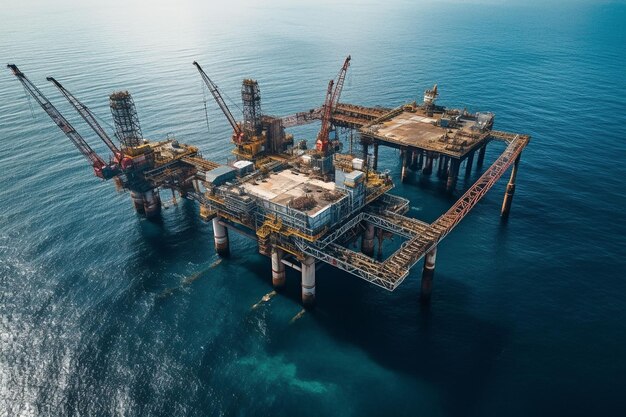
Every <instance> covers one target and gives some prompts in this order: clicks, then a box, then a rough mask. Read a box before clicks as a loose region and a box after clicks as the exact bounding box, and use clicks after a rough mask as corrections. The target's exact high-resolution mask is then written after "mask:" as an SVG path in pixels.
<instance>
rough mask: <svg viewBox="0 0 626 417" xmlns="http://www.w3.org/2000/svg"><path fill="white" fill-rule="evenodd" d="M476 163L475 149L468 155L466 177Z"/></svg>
mask: <svg viewBox="0 0 626 417" xmlns="http://www.w3.org/2000/svg"><path fill="white" fill-rule="evenodd" d="M473 164H474V151H472V152H470V154H469V155H468V156H467V162H466V163H465V177H466V178H467V177H469V176H470V175H471V173H472V165H473Z"/></svg>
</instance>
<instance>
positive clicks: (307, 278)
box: [301, 256, 315, 308]
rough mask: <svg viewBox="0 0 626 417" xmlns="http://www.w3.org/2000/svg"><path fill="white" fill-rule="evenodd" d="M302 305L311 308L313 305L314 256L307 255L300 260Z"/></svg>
mask: <svg viewBox="0 0 626 417" xmlns="http://www.w3.org/2000/svg"><path fill="white" fill-rule="evenodd" d="M301 269H302V305H304V307H305V308H311V307H313V306H314V305H315V258H313V257H312V256H307V257H306V258H304V260H303V261H302V267H301Z"/></svg>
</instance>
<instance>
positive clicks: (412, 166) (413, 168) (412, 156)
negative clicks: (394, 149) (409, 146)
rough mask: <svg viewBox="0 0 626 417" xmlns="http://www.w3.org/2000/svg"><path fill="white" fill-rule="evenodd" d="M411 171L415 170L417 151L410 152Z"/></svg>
mask: <svg viewBox="0 0 626 417" xmlns="http://www.w3.org/2000/svg"><path fill="white" fill-rule="evenodd" d="M409 168H410V169H411V171H415V170H416V169H417V151H411V163H410V164H409Z"/></svg>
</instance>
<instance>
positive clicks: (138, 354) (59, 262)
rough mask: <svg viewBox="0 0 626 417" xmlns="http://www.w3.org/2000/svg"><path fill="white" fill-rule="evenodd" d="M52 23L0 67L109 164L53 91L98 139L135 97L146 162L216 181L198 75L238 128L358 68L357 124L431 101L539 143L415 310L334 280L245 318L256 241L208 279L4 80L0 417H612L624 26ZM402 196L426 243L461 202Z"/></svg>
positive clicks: (372, 18)
mask: <svg viewBox="0 0 626 417" xmlns="http://www.w3.org/2000/svg"><path fill="white" fill-rule="evenodd" d="M33 3H34V4H33ZM52 3H53V2H50V4H48V3H47V2H32V1H27V2H19V1H18V2H9V1H5V2H3V3H2V5H1V6H0V62H1V63H2V64H5V63H9V62H11V63H13V62H14V63H16V64H18V65H19V66H20V69H22V71H24V72H25V73H26V74H27V76H29V77H30V79H31V80H32V81H33V82H34V83H36V84H37V85H38V86H40V88H41V89H42V90H43V92H44V93H45V94H46V95H48V97H49V98H50V99H51V100H52V101H53V102H54V103H55V104H57V105H58V107H59V108H60V109H61V110H62V111H63V112H64V113H65V114H66V115H67V116H68V118H69V119H70V120H71V121H73V122H76V126H77V128H78V130H79V131H80V132H82V133H84V135H85V136H86V137H87V138H88V140H89V141H90V142H91V143H92V144H93V145H94V147H95V148H97V149H98V150H99V151H102V152H103V153H104V152H105V148H104V146H103V145H102V144H101V143H99V141H98V140H97V139H96V138H95V135H93V134H92V133H91V132H90V131H89V128H88V127H87V126H86V125H84V124H83V123H82V122H81V121H80V120H79V118H78V117H77V116H76V115H75V113H74V112H73V110H72V109H71V107H70V106H69V104H68V103H67V102H65V101H64V99H63V98H62V97H61V96H60V94H59V93H58V92H57V91H56V89H55V88H54V87H53V86H52V85H51V84H50V83H48V82H46V81H45V77H46V76H54V77H56V78H57V79H59V80H60V81H61V82H62V83H64V85H65V86H66V87H67V88H68V89H69V90H71V91H72V92H73V93H74V94H76V95H77V96H78V97H79V98H80V99H81V100H83V101H84V102H85V103H86V104H87V105H88V106H90V107H91V108H92V109H93V110H94V111H95V112H96V113H97V114H98V115H99V116H100V117H101V118H102V119H104V120H106V121H108V122H109V123H111V121H110V115H109V110H108V94H109V93H111V92H112V91H113V90H115V89H121V88H123V89H128V90H129V91H131V92H132V94H133V96H134V99H135V102H136V104H137V108H138V112H139V116H140V119H141V124H142V128H143V132H144V135H145V136H146V137H149V138H152V139H162V138H164V137H165V136H166V135H167V134H168V133H170V132H173V133H174V134H175V135H176V136H177V137H178V138H179V140H180V141H182V142H186V143H191V144H194V145H197V146H198V147H199V148H200V149H201V151H202V153H203V154H204V156H206V157H207V158H209V159H214V160H222V161H223V160H225V159H226V158H227V157H228V156H230V149H231V145H230V143H229V128H228V125H227V123H226V121H225V119H224V117H223V115H222V114H221V113H220V111H219V109H218V108H217V107H216V105H215V104H214V103H213V101H208V128H207V120H206V119H205V113H204V104H203V89H202V84H201V80H200V77H199V75H198V74H197V71H196V70H195V68H194V67H193V66H192V65H191V63H192V61H194V60H198V61H199V62H200V63H201V64H202V65H203V67H204V68H205V70H206V71H207V73H209V74H210V76H211V77H212V78H213V80H214V81H216V82H217V83H218V84H219V86H220V87H221V89H222V90H223V91H224V92H225V93H226V94H227V95H229V96H230V97H232V98H233V100H234V101H235V102H236V103H237V105H240V104H239V102H240V96H239V94H240V93H239V90H240V83H241V80H242V78H244V77H254V78H256V79H258V81H259V84H260V87H261V94H262V97H263V102H262V106H263V110H264V112H265V113H268V114H276V115H281V114H288V113H291V112H295V111H300V110H305V109H309V108H312V107H314V106H317V105H320V104H321V102H322V101H323V98H324V93H325V88H326V83H327V82H328V79H330V78H332V77H334V76H335V75H336V74H337V71H338V70H339V67H340V66H341V63H342V62H343V59H344V58H345V56H346V55H347V54H351V55H352V58H353V59H352V67H351V68H350V70H349V76H348V79H347V81H346V85H345V88H344V93H343V96H342V99H343V100H345V101H347V102H354V103H360V104H365V105H382V106H389V107H392V106H395V105H397V104H399V103H402V102H406V101H411V100H414V99H416V98H418V97H419V96H420V95H421V93H422V91H423V90H424V89H425V88H427V87H430V86H432V84H434V83H435V82H437V83H439V87H440V93H441V95H440V103H441V104H444V105H447V106H450V107H452V106H456V107H467V108H468V109H470V110H486V111H493V112H495V113H496V124H495V127H496V128H497V129H499V130H508V131H515V132H523V133H528V134H530V135H532V138H533V139H532V142H531V144H530V146H529V147H528V149H527V150H526V151H525V152H524V154H523V156H522V162H521V165H520V173H519V176H518V182H517V191H516V195H515V201H514V203H513V209H512V213H511V218H510V220H509V222H508V223H507V224H502V223H501V222H500V219H499V208H500V204H501V201H502V196H503V193H504V187H505V183H506V181H501V182H500V183H498V184H497V185H496V186H495V187H494V188H493V190H492V191H491V192H490V193H489V194H488V195H487V196H486V197H485V198H484V199H483V201H482V202H481V203H480V204H479V205H478V206H477V207H476V208H475V209H474V211H473V212H472V214H471V215H470V216H469V217H468V218H467V219H466V220H465V221H464V222H463V223H462V224H461V225H460V226H459V227H458V228H457V229H456V230H455V231H454V232H453V233H452V234H451V235H450V236H449V237H448V238H447V239H446V240H445V242H444V243H443V244H442V245H441V246H440V249H439V253H438V259H437V261H438V265H437V272H436V278H435V289H434V293H433V301H432V304H431V306H430V309H424V308H421V307H420V303H419V278H420V265H418V267H416V268H415V269H414V271H413V272H412V274H411V276H410V277H409V278H408V279H407V281H406V282H405V283H404V284H403V285H402V286H401V287H400V288H399V289H398V290H397V291H395V292H393V293H388V292H386V291H383V290H381V289H379V288H377V287H375V286H373V285H370V284H367V283H366V282H364V281H361V280H359V279H358V278H355V277H353V276H351V275H348V274H346V273H343V272H340V271H338V270H335V269H331V268H324V269H322V270H320V271H319V272H318V279H317V292H318V297H317V301H318V306H317V309H316V310H315V311H313V312H307V313H306V314H304V315H303V316H302V317H301V318H299V319H298V320H296V321H294V322H292V318H293V317H294V316H296V315H297V314H298V312H300V311H301V305H300V286H299V276H298V275H297V274H296V273H294V272H293V271H290V272H288V286H287V289H286V291H285V293H284V294H282V295H280V296H277V297H274V298H272V299H271V301H269V302H268V303H265V304H263V305H262V306H260V307H259V308H255V309H252V305H253V304H255V303H256V302H258V301H259V300H260V299H261V297H263V295H264V294H267V293H268V292H270V291H271V290H272V288H271V279H270V263H269V260H268V259H266V258H264V257H262V256H260V255H259V254H258V253H257V252H256V248H255V245H254V243H253V242H252V241H249V240H246V239H244V238H243V237H241V236H236V235H234V234H231V250H232V252H233V256H232V257H231V258H230V259H227V260H223V261H221V262H220V261H218V258H217V256H216V255H215V254H214V251H213V242H212V232H211V228H210V226H209V225H207V224H205V223H203V222H202V221H200V220H199V218H198V208H197V206H196V205H195V204H194V203H191V202H184V204H181V205H179V206H177V207H172V208H169V209H168V210H164V215H163V221H162V223H160V224H155V223H151V222H148V221H146V220H144V219H142V218H140V217H138V216H137V215H136V214H135V213H134V211H133V209H132V208H131V203H130V198H129V195H128V194H118V193H116V191H115V189H114V186H113V184H112V183H105V182H102V181H100V180H98V179H97V178H95V177H94V176H93V175H92V171H91V169H90V168H89V166H88V165H87V164H86V163H85V161H84V160H83V159H82V157H81V155H80V154H79V153H78V152H77V151H76V149H75V148H73V146H72V145H71V144H70V142H69V141H68V140H67V139H66V138H65V137H64V136H63V134H62V133H61V132H60V131H59V130H58V128H57V127H56V126H54V124H53V123H52V122H51V121H50V120H49V118H48V117H47V116H46V115H45V114H44V113H43V111H42V110H41V109H40V108H38V107H35V103H34V102H32V100H31V104H32V106H33V108H32V111H31V108H30V107H29V101H28V100H27V99H26V97H25V93H24V91H23V89H22V88H21V85H20V84H19V83H18V82H17V80H16V79H15V77H13V76H12V75H11V74H10V73H9V71H8V70H6V69H4V70H3V71H2V72H1V73H0V416H48V415H50V416H65V415H68V416H113V415H116V416H117V415H119V416H187V415H188V416H221V415H237V416H248V415H259V416H331V415H337V416H380V415H390V416H624V415H626V396H625V395H624V394H625V393H626V259H625V257H626V216H625V207H626V192H625V191H624V186H625V184H626V164H625V158H626V142H625V141H626V127H625V126H626V5H623V4H622V5H619V4H612V5H611V4H609V5H577V6H567V7H564V8H562V9H559V8H557V7H551V6H547V5H541V6H536V7H535V8H525V7H517V6H506V5H492V6H487V5H464V4H457V5H450V4H439V3H419V2H412V1H407V2H391V3H390V4H387V5H385V6H383V5H382V2H381V5H374V4H371V3H368V4H357V3H355V4H353V5H351V6H335V5H331V4H327V3H322V4H318V3H316V2H308V3H305V4H301V5H298V4H297V2H287V1H284V2H282V3H280V4H279V3H275V2H270V3H269V4H268V5H266V6H259V5H255V4H252V3H245V4H244V3H241V4H240V2H235V4H232V2H231V3H229V2H223V3H224V4H221V5H210V4H206V5H205V4H204V3H203V2H199V1H191V0H189V1H183V2H181V3H180V4H179V5H178V6H172V5H166V4H165V3H163V4H160V3H157V4H156V5H154V4H151V3H150V2H145V4H144V5H136V4H134V3H133V2H118V1H116V2H113V3H109V2H103V3H104V4H100V5H97V6H96V5H87V4H85V3H80V2H76V4H67V1H64V2H61V3H58V2H55V4H52ZM233 111H234V112H235V113H236V114H240V113H239V110H238V109H237V108H236V107H233ZM315 132H316V126H308V127H304V128H299V129H297V130H295V134H296V138H298V139H299V138H307V137H308V138H312V137H313V136H314V135H315ZM501 149H502V146H501V145H498V144H493V145H492V146H490V148H489V151H488V154H487V158H488V160H489V161H493V160H494V158H495V157H496V155H497V154H498V152H499V151H500V150H501ZM381 155H382V156H381V158H382V159H381V161H382V162H381V164H380V166H381V167H383V168H385V169H389V170H390V171H391V173H392V174H393V175H394V176H395V178H396V179H397V177H398V173H399V169H400V167H399V159H398V154H397V152H396V151H392V150H388V149H385V150H384V151H382V152H381ZM479 174H480V173H474V176H473V177H472V179H470V180H469V181H466V182H464V180H461V181H459V189H458V190H457V193H456V194H457V195H456V196H457V197H458V195H459V193H460V192H462V188H463V187H465V186H467V185H468V184H469V183H470V182H471V180H473V179H476V178H477V177H478V175H479ZM396 182H398V181H396ZM394 192H395V193H396V194H399V195H402V196H405V197H407V198H410V200H411V212H410V215H412V216H415V217H419V218H421V219H426V220H433V219H435V218H436V217H437V216H438V215H439V214H440V213H441V212H442V211H443V210H445V209H446V208H447V207H448V206H449V205H450V204H451V203H452V202H453V201H454V198H450V197H447V196H446V195H445V193H443V192H442V190H441V184H439V182H438V181H437V180H436V176H433V177H432V178H430V179H420V178H419V177H417V176H415V174H413V176H412V177H411V178H410V179H409V181H408V182H407V183H406V184H402V185H400V184H398V185H397V187H396V189H395V191H394ZM164 196H165V194H164Z"/></svg>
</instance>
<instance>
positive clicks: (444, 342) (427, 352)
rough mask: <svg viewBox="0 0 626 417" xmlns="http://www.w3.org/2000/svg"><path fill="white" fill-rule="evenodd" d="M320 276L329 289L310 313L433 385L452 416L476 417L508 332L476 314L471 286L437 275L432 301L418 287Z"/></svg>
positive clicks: (387, 363) (385, 362)
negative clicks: (390, 288)
mask: <svg viewBox="0 0 626 417" xmlns="http://www.w3.org/2000/svg"><path fill="white" fill-rule="evenodd" d="M318 277H319V278H318V289H320V288H322V291H318V299H317V309H316V310H314V311H313V312H312V314H311V317H313V318H314V320H316V321H317V322H318V323H319V324H321V325H322V327H323V328H324V329H325V330H326V331H327V332H328V333H329V334H330V335H331V336H332V337H333V338H334V339H338V340H341V341H342V342H345V343H350V344H353V345H356V346H358V348H360V349H362V350H363V351H365V352H367V354H368V356H369V357H371V358H372V359H373V360H375V361H376V362H377V363H379V364H380V365H381V366H383V367H385V368H387V369H390V370H392V371H394V372H398V373H404V374H406V375H409V376H412V377H415V378H417V379H418V380H424V381H427V382H429V383H430V384H433V385H434V386H436V387H437V388H438V389H439V390H440V391H441V392H442V393H443V396H444V397H447V398H444V401H443V403H444V404H445V405H446V407H448V411H449V414H450V415H459V416H469V415H473V411H474V410H475V408H476V407H475V406H476V405H477V404H478V403H480V401H481V396H482V394H483V390H484V389H485V387H487V386H488V384H489V379H490V373H491V370H492V368H493V367H494V365H495V364H496V362H497V360H498V358H499V356H500V354H501V352H502V351H503V349H504V347H505V346H506V345H507V339H508V335H507V332H506V331H505V330H504V328H502V327H501V326H499V325H498V324H497V323H493V322H488V321H485V320H484V319H482V318H479V317H476V316H475V315H473V314H472V313H471V312H470V308H469V305H468V304H469V303H468V294H469V292H470V291H471V290H470V289H469V287H468V286H466V285H465V284H463V283H462V282H460V281H459V280H458V279H453V278H451V277H448V276H446V275H443V274H436V276H435V290H434V293H433V297H434V298H433V300H432V301H431V303H430V305H428V304H427V303H423V302H420V297H419V286H416V285H411V286H410V287H409V286H407V287H405V288H400V289H398V290H397V291H396V292H394V293H392V294H389V293H383V294H381V293H380V291H382V290H381V289H379V288H377V287H374V286H372V285H371V284H368V283H365V282H362V281H360V280H358V279H357V278H355V277H352V276H349V275H348V274H346V273H343V272H338V273H335V272H334V271H329V272H328V273H327V274H326V275H324V276H319V275H318ZM320 278H321V279H320ZM409 279H413V280H416V279H418V277H415V276H414V277H410V278H409ZM437 281H440V282H441V281H445V282H446V285H445V287H446V288H445V294H440V293H438V291H437ZM405 286H406V283H405Z"/></svg>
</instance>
